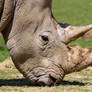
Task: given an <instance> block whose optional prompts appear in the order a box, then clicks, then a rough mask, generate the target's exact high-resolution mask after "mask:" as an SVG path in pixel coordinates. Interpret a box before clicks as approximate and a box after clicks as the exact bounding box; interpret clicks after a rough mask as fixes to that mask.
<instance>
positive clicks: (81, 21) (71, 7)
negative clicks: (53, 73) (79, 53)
mask: <svg viewBox="0 0 92 92" xmlns="http://www.w3.org/2000/svg"><path fill="white" fill-rule="evenodd" d="M53 13H54V16H55V17H56V19H57V20H58V22H62V23H69V24H71V25H88V24H92V0H66V1H65V0H53ZM76 44H78V45H81V46H82V47H87V46H89V47H92V41H85V40H84V39H83V38H79V39H77V40H76V41H73V42H72V43H71V44H70V45H76ZM7 58H8V59H7ZM3 61H4V62H3ZM0 62H1V64H0V92H92V67H89V68H87V69H85V70H83V71H81V72H78V73H72V74H69V75H67V76H66V77H65V78H64V80H63V82H62V83H61V84H60V85H59V86H55V87H39V86H34V85H31V84H30V83H29V82H28V81H27V80H26V79H25V78H24V77H23V76H22V74H20V73H19V71H18V70H17V69H16V68H15V67H14V65H13V63H12V61H11V59H9V53H8V51H7V49H6V46H5V44H4V40H3V38H2V36H1V35H0Z"/></svg>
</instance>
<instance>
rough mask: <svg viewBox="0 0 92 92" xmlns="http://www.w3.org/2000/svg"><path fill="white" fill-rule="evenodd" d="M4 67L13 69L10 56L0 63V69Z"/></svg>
mask: <svg viewBox="0 0 92 92" xmlns="http://www.w3.org/2000/svg"><path fill="white" fill-rule="evenodd" d="M5 69H15V66H14V64H13V62H12V59H11V58H7V59H6V60H5V61H3V62H2V63H0V70H5Z"/></svg>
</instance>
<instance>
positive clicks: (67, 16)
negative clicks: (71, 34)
mask: <svg viewBox="0 0 92 92" xmlns="http://www.w3.org/2000/svg"><path fill="white" fill-rule="evenodd" d="M53 14H54V16H55V17H56V19H57V20H58V22H60V23H69V24H70V25H75V26H79V25H88V24H92V0H71V1H69V0H66V1H65V0H58V1H57V0H53ZM70 45H81V46H82V47H92V41H85V40H84V39H83V38H79V39H77V40H76V41H73V42H72V43H71V44H70Z"/></svg>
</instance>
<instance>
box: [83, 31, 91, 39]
mask: <svg viewBox="0 0 92 92" xmlns="http://www.w3.org/2000/svg"><path fill="white" fill-rule="evenodd" d="M83 38H84V39H85V40H92V30H90V31H88V32H87V33H85V34H84V36H83Z"/></svg>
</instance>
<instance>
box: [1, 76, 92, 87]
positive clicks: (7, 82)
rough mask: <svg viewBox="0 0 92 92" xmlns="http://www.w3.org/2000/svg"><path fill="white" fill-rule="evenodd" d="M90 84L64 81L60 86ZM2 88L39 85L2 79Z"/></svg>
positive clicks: (19, 80)
mask: <svg viewBox="0 0 92 92" xmlns="http://www.w3.org/2000/svg"><path fill="white" fill-rule="evenodd" d="M88 84H89V83H83V82H79V81H73V82H70V81H62V83H61V84H60V85H64V86H67V85H73V86H85V85H88ZM90 85H92V84H90ZM1 86H38V85H33V84H31V83H30V82H28V81H27V80H26V79H24V78H22V79H0V87H1Z"/></svg>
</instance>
